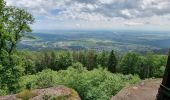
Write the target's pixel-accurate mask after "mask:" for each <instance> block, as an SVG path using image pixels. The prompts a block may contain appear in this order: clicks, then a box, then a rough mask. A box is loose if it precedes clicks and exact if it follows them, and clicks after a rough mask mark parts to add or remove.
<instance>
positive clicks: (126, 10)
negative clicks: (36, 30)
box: [6, 0, 170, 19]
mask: <svg viewBox="0 0 170 100" xmlns="http://www.w3.org/2000/svg"><path fill="white" fill-rule="evenodd" d="M6 1H7V3H8V4H9V5H15V6H19V7H24V8H26V9H28V10H29V11H30V12H32V13H34V14H35V15H41V14H46V15H53V16H58V15H60V16H62V15H64V16H65V14H67V15H68V17H71V18H78V19H83V16H84V15H86V14H87V15H88V16H94V15H96V14H97V15H99V16H103V17H106V18H115V17H120V18H125V19H127V18H143V17H152V16H162V15H166V14H170V10H169V9H170V1H169V0H17V2H16V1H15V0H6ZM55 10H58V11H60V12H58V13H55V12H52V11H55ZM73 14H74V15H73ZM86 17H87V16H84V19H87V18H86ZM94 17H96V16H94Z"/></svg>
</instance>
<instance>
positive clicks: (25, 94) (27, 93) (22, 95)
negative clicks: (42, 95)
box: [16, 90, 38, 100]
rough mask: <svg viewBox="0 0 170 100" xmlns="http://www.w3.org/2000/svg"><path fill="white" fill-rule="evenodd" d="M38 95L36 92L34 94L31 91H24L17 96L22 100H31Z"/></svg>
mask: <svg viewBox="0 0 170 100" xmlns="http://www.w3.org/2000/svg"><path fill="white" fill-rule="evenodd" d="M37 95H38V94H37V93H36V92H32V91H31V90H24V91H22V92H20V93H18V94H17V95H16V97H17V98H21V99H22V100H29V99H31V98H33V97H35V96H37Z"/></svg>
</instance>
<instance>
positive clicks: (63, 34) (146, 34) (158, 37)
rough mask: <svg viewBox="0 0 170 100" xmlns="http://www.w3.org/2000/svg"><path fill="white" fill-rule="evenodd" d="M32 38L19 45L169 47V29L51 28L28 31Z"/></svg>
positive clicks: (33, 47)
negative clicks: (61, 29) (48, 30)
mask: <svg viewBox="0 0 170 100" xmlns="http://www.w3.org/2000/svg"><path fill="white" fill-rule="evenodd" d="M30 34H32V35H33V36H34V37H36V38H37V39H36V40H25V39H23V40H22V41H21V42H20V44H19V46H18V47H19V48H22V49H23V48H24V49H30V50H42V49H54V50H82V49H95V50H112V49H114V50H117V51H121V52H126V51H140V52H142V51H146V50H148V49H153V50H155V51H161V50H162V49H163V50H165V49H167V48H169V47H170V32H168V31H129V30H126V31H125V30H123V31H122V30H116V31H94V30H93V31H87V30H86V31H85V30H84V31H83V30H82V31H75V30H70V31H68V30H67V31H52V32H49V33H48V32H47V33H41V32H37V33H30Z"/></svg>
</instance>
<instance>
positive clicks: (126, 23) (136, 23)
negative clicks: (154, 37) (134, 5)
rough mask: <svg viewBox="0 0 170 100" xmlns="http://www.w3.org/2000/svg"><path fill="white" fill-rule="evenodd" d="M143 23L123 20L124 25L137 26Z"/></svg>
mask: <svg viewBox="0 0 170 100" xmlns="http://www.w3.org/2000/svg"><path fill="white" fill-rule="evenodd" d="M144 24H145V23H141V22H124V25H126V26H138V25H144Z"/></svg>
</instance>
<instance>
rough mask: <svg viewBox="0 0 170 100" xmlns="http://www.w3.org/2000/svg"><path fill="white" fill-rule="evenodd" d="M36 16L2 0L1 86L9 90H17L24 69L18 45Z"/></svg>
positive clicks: (0, 27) (0, 38)
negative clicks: (10, 5)
mask: <svg viewBox="0 0 170 100" xmlns="http://www.w3.org/2000/svg"><path fill="white" fill-rule="evenodd" d="M33 21H34V18H33V17H32V15H31V14H29V13H28V12H27V11H25V10H24V9H20V8H16V7H9V6H6V4H5V2H4V0H1V1H0V63H1V69H0V77H1V83H0V87H2V88H3V86H4V85H7V87H8V89H9V91H13V92H16V88H17V86H18V81H19V77H20V76H22V74H23V72H24V70H23V68H22V67H21V66H22V65H23V63H22V61H21V59H20V57H19V56H18V55H17V54H16V53H17V51H16V45H17V43H18V42H19V40H20V39H21V38H22V37H23V36H24V35H25V33H27V32H31V28H30V26H29V24H32V23H33Z"/></svg>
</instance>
